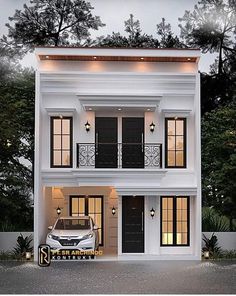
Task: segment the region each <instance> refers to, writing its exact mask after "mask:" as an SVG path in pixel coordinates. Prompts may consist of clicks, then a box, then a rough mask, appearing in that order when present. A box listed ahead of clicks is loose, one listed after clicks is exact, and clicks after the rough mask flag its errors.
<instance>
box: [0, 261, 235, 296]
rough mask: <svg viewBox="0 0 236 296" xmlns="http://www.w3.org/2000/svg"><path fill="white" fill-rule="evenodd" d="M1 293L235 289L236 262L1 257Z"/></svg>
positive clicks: (220, 291)
mask: <svg viewBox="0 0 236 296" xmlns="http://www.w3.org/2000/svg"><path fill="white" fill-rule="evenodd" d="M0 293H1V294H5V293H6V294H11V293H15V294H32V293H33V294H42V293H43V294H58V293H59V294H68V293H69V294H89V293H94V294H97V293H101V294H107V293H111V294H117V293H127V294H134V293H135V294H136V293H144V294H145V293H146V294H148V293H154V294H156V293H162V294H165V293H171V294H179V293H181V294H184V293H188V294H192V293H194V294H202V293H203V294H206V293H207V294H211V293H214V294H217V293H220V294H236V261H228V262H226V261H225V262H222V261H221V262H211V261H209V262H193V261H139V262H137V261H136V262H133V261H119V262H95V261H93V262H86V261H79V262H75V261H74V262H52V264H51V266H50V267H44V268H42V267H39V266H38V265H37V264H35V263H32V262H26V263H17V262H3V261H2V262H0Z"/></svg>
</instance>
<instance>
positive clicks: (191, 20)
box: [179, 0, 236, 74]
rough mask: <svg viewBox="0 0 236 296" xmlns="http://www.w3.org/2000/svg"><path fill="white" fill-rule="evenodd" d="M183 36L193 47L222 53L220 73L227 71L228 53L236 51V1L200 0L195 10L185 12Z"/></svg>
mask: <svg viewBox="0 0 236 296" xmlns="http://www.w3.org/2000/svg"><path fill="white" fill-rule="evenodd" d="M179 21H180V22H181V24H180V25H179V27H180V29H181V37H182V38H183V39H184V41H185V43H186V44H187V45H189V46H190V47H200V48H201V49H202V50H203V52H204V53H206V52H211V53H213V52H214V53H215V52H216V53H218V74H221V73H222V71H223V63H224V58H223V57H224V56H227V54H228V53H229V52H233V51H235V50H234V49H233V47H231V45H232V43H233V42H234V41H235V29H236V5H235V1H232V0H217V1H215V0H200V1H198V5H195V6H194V11H193V12H190V11H185V14H184V16H183V17H182V18H179Z"/></svg>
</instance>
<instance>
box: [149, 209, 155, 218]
mask: <svg viewBox="0 0 236 296" xmlns="http://www.w3.org/2000/svg"><path fill="white" fill-rule="evenodd" d="M150 215H151V217H152V219H153V217H154V215H155V210H154V209H153V208H152V209H151V210H150Z"/></svg>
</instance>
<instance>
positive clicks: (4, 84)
mask: <svg viewBox="0 0 236 296" xmlns="http://www.w3.org/2000/svg"><path fill="white" fill-rule="evenodd" d="M6 59H7V57H6ZM6 65H7V64H6ZM6 69H7V70H6V71H2V73H1V76H0V109H1V110H2V112H1V113H0V121H1V125H0V151H1V154H0V211H1V215H0V229H2V230H9V229H12V230H14V231H16V230H21V231H22V230H32V228H33V208H32V200H31V195H32V189H33V173H32V163H33V151H34V72H33V71H31V70H22V69H21V68H19V67H17V68H16V69H14V65H12V64H10V63H9V64H8V66H7V68H6ZM23 158H24V159H25V160H27V161H28V162H29V165H28V166H26V165H24V164H23V163H22V159H23Z"/></svg>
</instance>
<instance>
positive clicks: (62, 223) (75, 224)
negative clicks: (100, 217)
mask: <svg viewBox="0 0 236 296" xmlns="http://www.w3.org/2000/svg"><path fill="white" fill-rule="evenodd" d="M55 229H58V230H79V229H90V220H89V219H59V220H58V221H57V224H56V226H55Z"/></svg>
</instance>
